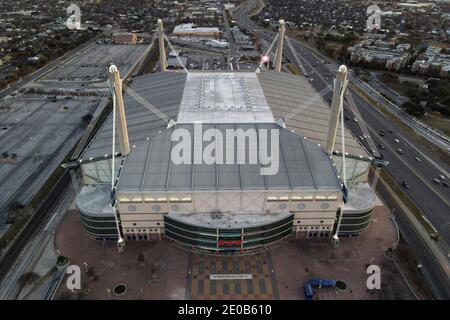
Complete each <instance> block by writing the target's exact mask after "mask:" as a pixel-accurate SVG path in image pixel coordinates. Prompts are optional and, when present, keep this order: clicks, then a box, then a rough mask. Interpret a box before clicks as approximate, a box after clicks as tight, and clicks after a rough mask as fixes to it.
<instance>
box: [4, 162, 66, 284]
mask: <svg viewBox="0 0 450 320" xmlns="http://www.w3.org/2000/svg"><path fill="white" fill-rule="evenodd" d="M67 187H70V175H69V170H65V171H64V172H63V173H62V175H61V177H60V178H59V179H58V181H57V182H56V183H55V184H54V185H53V187H52V189H51V190H50V192H49V193H48V195H47V196H46V197H45V199H44V200H43V201H42V203H41V204H40V206H39V208H38V209H37V211H36V213H35V214H34V215H33V216H32V217H31V218H30V220H29V221H28V223H27V224H26V225H25V227H24V228H23V229H22V231H21V232H20V234H19V235H18V236H17V237H16V239H15V240H14V241H13V243H12V244H11V245H10V247H9V248H8V249H7V250H6V251H5V252H4V253H3V254H2V255H1V256H0V283H2V282H3V280H4V278H5V277H6V276H7V275H8V272H9V270H10V269H11V268H12V267H13V266H14V264H15V262H16V260H17V259H18V258H19V257H20V254H21V252H22V251H23V249H24V248H25V247H26V246H27V245H28V243H29V242H30V241H31V239H33V236H35V235H36V234H37V232H39V230H41V229H42V228H43V227H44V226H45V224H46V223H47V222H48V219H49V218H50V217H51V215H52V213H53V211H54V210H55V209H56V207H57V206H58V204H59V203H60V198H61V197H62V196H64V193H65V192H66V190H67Z"/></svg>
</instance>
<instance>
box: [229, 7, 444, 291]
mask: <svg viewBox="0 0 450 320" xmlns="http://www.w3.org/2000/svg"><path fill="white" fill-rule="evenodd" d="M245 8H246V7H245V6H243V7H241V8H240V9H238V10H237V11H236V12H235V18H236V19H237V21H238V23H239V25H241V26H243V27H244V28H247V29H251V30H254V31H255V32H256V34H257V36H258V38H259V39H263V40H264V41H265V42H267V43H270V42H271V40H272V39H273V37H274V33H273V32H270V31H267V30H265V29H262V28H261V27H259V26H257V25H256V24H255V23H254V22H253V21H252V20H250V19H249V17H248V15H247V14H246V11H248V10H246V9H245ZM291 40H292V44H293V47H294V50H295V51H296V52H297V55H298V57H299V58H300V60H301V62H302V64H303V65H304V67H305V68H306V70H307V71H308V76H309V78H310V79H311V84H312V86H313V87H314V88H315V89H316V90H317V91H321V90H322V89H324V88H325V87H326V86H330V85H331V86H332V81H333V79H334V77H335V75H334V73H335V70H330V65H329V64H327V63H324V61H323V59H322V58H320V57H318V56H317V55H315V54H314V53H313V52H312V51H311V50H310V49H309V48H307V47H306V46H304V45H303V44H301V43H299V42H297V41H295V40H293V39H291ZM284 53H285V56H286V57H287V58H288V59H289V60H291V61H295V58H294V56H293V54H292V52H291V51H290V50H289V48H288V46H287V45H286V46H285V49H284ZM332 69H333V67H332ZM368 91H369V90H368ZM352 95H353V98H354V100H355V103H356V106H357V107H358V110H359V112H360V113H361V116H362V118H363V119H364V121H365V123H366V124H367V127H368V129H369V132H370V134H371V136H372V138H373V140H374V142H375V143H376V145H377V147H378V145H379V144H380V143H381V144H383V145H384V149H381V148H379V147H378V149H379V152H380V153H381V154H382V155H383V159H384V160H387V161H389V162H390V164H389V165H388V166H387V167H386V168H385V169H384V170H387V171H388V172H389V173H390V174H391V175H392V176H393V177H394V179H395V180H396V181H397V187H398V188H403V189H404V191H405V192H406V194H407V195H408V196H409V197H410V198H411V200H412V201H413V202H414V203H415V204H416V205H417V206H418V207H419V208H420V209H421V210H422V212H423V214H424V215H425V216H426V217H427V218H428V219H429V220H430V221H431V223H432V224H433V225H434V226H435V228H436V229H437V230H438V232H439V234H440V236H441V240H439V246H440V248H441V250H442V251H443V253H444V254H445V256H447V257H448V254H449V243H450V232H449V231H450V204H449V199H450V189H449V188H446V187H444V186H443V185H442V183H441V184H439V185H438V184H435V183H434V182H433V179H435V178H438V179H439V175H444V176H446V181H447V182H449V181H448V180H450V175H449V171H450V170H449V169H450V168H449V166H448V165H447V164H446V163H445V162H443V161H442V160H441V159H437V158H433V157H432V156H429V152H427V150H425V149H424V148H423V147H421V146H419V145H417V144H416V143H415V142H414V141H413V140H411V138H410V137H409V136H408V134H407V133H405V132H403V131H402V130H401V129H400V128H398V127H397V126H396V125H395V124H393V123H391V122H390V121H389V120H388V119H387V118H385V116H384V115H383V114H382V113H381V112H379V111H378V110H377V109H375V107H373V106H372V105H371V104H370V103H368V102H367V101H366V100H364V99H363V98H361V97H360V96H359V95H358V94H356V93H355V92H353V91H352ZM371 95H372V94H371ZM331 98H332V92H329V93H328V94H326V95H325V96H324V99H325V101H327V102H328V103H330V102H331ZM345 115H346V116H347V117H346V118H348V120H347V119H346V120H345V124H346V126H347V127H348V128H349V129H350V130H351V131H352V133H353V134H354V135H355V137H360V136H362V135H363V133H362V131H361V129H360V127H359V123H357V122H355V121H353V119H354V115H353V114H352V113H351V112H350V109H349V108H348V106H347V107H346V111H345ZM380 130H385V131H386V135H385V137H382V136H380V135H379V132H380ZM389 130H391V131H392V133H389ZM394 139H398V140H399V143H397V142H395V141H394ZM361 142H362V143H363V145H364V146H365V147H366V149H367V150H370V147H369V146H368V144H367V142H366V141H365V140H363V141H361ZM397 149H401V150H402V154H400V153H399V152H398V151H397ZM416 157H417V158H419V159H420V162H419V161H417V160H416ZM439 180H441V179H439ZM403 182H407V183H408V184H409V186H410V187H409V189H406V188H405V187H403V186H402V183H403ZM377 191H378V190H377ZM382 196H383V200H384V201H385V202H386V204H387V205H388V206H392V207H390V208H391V209H392V208H394V206H393V201H392V200H391V199H390V197H389V195H388V194H387V193H386V192H384V193H382ZM397 212H400V210H399V209H398V210H397ZM399 216H401V215H399ZM399 220H400V221H401V220H402V219H401V218H400V219H399ZM399 224H400V229H401V231H402V234H403V235H404V237H405V238H406V239H408V241H410V244H412V247H414V248H415V249H417V250H416V251H418V252H419V254H418V257H419V262H420V263H422V265H424V266H426V267H425V268H424V272H425V273H426V275H427V277H428V278H429V280H430V282H432V286H433V288H434V289H435V294H436V295H437V296H438V297H439V298H447V299H448V298H449V297H450V286H449V281H448V278H443V277H442V271H441V269H440V267H439V266H438V265H436V263H434V258H433V256H432V255H431V253H430V252H429V251H428V249H427V248H426V246H425V245H424V244H423V243H421V240H420V239H419V237H418V236H417V234H416V233H415V231H414V230H413V229H412V227H411V226H409V225H408V224H407V223H406V221H403V223H399Z"/></svg>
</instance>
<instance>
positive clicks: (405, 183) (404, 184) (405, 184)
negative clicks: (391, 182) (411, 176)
mask: <svg viewBox="0 0 450 320" xmlns="http://www.w3.org/2000/svg"><path fill="white" fill-rule="evenodd" d="M402 185H403V186H404V187H405V188H406V189H409V183H408V182H406V181H403V183H402Z"/></svg>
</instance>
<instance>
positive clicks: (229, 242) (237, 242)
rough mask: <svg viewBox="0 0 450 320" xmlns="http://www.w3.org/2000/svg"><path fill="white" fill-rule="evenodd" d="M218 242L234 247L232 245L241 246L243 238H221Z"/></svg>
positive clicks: (222, 245)
mask: <svg viewBox="0 0 450 320" xmlns="http://www.w3.org/2000/svg"><path fill="white" fill-rule="evenodd" d="M217 244H218V245H219V246H221V247H232V246H239V247H240V246H241V244H242V241H241V240H219V241H217Z"/></svg>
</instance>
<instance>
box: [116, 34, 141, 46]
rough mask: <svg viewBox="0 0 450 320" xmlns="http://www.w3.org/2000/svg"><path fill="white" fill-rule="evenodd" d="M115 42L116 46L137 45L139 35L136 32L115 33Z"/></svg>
mask: <svg viewBox="0 0 450 320" xmlns="http://www.w3.org/2000/svg"><path fill="white" fill-rule="evenodd" d="M113 41H114V43H116V44H136V43H137V34H136V33H134V32H120V33H114V34H113Z"/></svg>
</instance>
